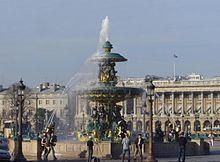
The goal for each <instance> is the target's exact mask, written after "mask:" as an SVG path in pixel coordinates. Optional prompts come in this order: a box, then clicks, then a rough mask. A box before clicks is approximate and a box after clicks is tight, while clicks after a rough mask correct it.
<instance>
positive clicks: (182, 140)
mask: <svg viewBox="0 0 220 162" xmlns="http://www.w3.org/2000/svg"><path fill="white" fill-rule="evenodd" d="M186 143H187V139H186V137H185V136H184V132H182V133H181V134H180V136H179V155H178V162H181V161H180V160H181V159H182V162H185V153H186Z"/></svg>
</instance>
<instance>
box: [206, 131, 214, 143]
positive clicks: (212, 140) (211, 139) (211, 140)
mask: <svg viewBox="0 0 220 162" xmlns="http://www.w3.org/2000/svg"><path fill="white" fill-rule="evenodd" d="M208 137H209V139H210V141H209V143H210V145H211V146H214V138H215V136H214V134H213V132H211V133H210V134H209V136H208Z"/></svg>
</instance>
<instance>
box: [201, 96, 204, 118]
mask: <svg viewBox="0 0 220 162" xmlns="http://www.w3.org/2000/svg"><path fill="white" fill-rule="evenodd" d="M200 114H201V115H203V114H204V93H203V92H201V113H200Z"/></svg>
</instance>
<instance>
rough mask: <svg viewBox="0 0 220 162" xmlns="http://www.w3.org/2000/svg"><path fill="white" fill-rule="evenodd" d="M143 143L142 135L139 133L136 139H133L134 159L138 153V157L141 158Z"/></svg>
mask: <svg viewBox="0 0 220 162" xmlns="http://www.w3.org/2000/svg"><path fill="white" fill-rule="evenodd" d="M143 144H144V139H143V138H142V135H141V134H139V135H138V137H137V139H136V140H135V147H136V150H135V155H134V159H136V157H137V154H138V153H139V155H140V158H141V159H143V157H142V145H143Z"/></svg>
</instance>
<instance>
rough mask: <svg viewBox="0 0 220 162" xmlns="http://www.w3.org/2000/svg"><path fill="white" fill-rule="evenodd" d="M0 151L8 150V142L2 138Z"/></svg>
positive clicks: (0, 139) (0, 138)
mask: <svg viewBox="0 0 220 162" xmlns="http://www.w3.org/2000/svg"><path fill="white" fill-rule="evenodd" d="M0 149H2V150H8V140H7V139H6V138H4V137H0Z"/></svg>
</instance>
